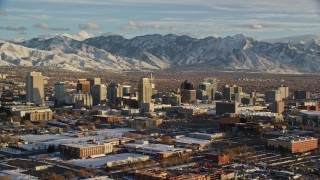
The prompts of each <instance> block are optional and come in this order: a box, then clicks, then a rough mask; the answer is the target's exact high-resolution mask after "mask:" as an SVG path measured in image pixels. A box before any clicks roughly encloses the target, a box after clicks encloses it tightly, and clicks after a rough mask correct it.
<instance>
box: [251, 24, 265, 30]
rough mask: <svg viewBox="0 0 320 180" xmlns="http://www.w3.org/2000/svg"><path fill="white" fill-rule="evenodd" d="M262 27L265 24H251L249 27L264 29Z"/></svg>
mask: <svg viewBox="0 0 320 180" xmlns="http://www.w3.org/2000/svg"><path fill="white" fill-rule="evenodd" d="M264 28H265V26H264V25H262V24H253V25H252V26H251V29H264Z"/></svg>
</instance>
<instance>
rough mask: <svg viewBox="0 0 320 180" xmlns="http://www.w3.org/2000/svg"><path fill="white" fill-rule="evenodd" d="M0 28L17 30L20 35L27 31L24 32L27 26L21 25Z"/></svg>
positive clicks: (0, 28)
mask: <svg viewBox="0 0 320 180" xmlns="http://www.w3.org/2000/svg"><path fill="white" fill-rule="evenodd" d="M0 30H6V31H14V32H19V34H21V35H27V33H26V32H25V31H26V30H27V28H26V27H22V26H6V27H2V26H0Z"/></svg>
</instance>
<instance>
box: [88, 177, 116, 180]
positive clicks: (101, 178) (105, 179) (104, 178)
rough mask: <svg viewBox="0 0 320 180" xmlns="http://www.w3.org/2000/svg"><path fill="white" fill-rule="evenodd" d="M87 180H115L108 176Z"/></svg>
mask: <svg viewBox="0 0 320 180" xmlns="http://www.w3.org/2000/svg"><path fill="white" fill-rule="evenodd" d="M85 180H113V179H110V178H109V177H108V176H98V177H93V178H87V179H85Z"/></svg>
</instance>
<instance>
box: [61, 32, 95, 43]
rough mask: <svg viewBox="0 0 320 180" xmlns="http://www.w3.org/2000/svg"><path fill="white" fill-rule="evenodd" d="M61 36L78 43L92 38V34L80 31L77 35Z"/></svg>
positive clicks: (65, 34)
mask: <svg viewBox="0 0 320 180" xmlns="http://www.w3.org/2000/svg"><path fill="white" fill-rule="evenodd" d="M61 36H66V37H69V38H72V39H75V40H78V41H83V40H85V39H88V38H92V37H94V35H93V34H92V33H89V32H87V31H80V32H78V33H77V34H68V33H63V34H61Z"/></svg>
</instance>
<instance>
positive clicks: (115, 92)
mask: <svg viewBox="0 0 320 180" xmlns="http://www.w3.org/2000/svg"><path fill="white" fill-rule="evenodd" d="M107 94H108V100H109V102H111V103H119V102H120V99H121V98H122V86H121V85H120V84H118V83H115V82H113V83H110V84H109V85H108V90H107Z"/></svg>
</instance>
